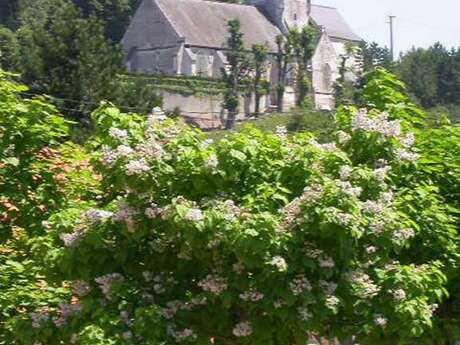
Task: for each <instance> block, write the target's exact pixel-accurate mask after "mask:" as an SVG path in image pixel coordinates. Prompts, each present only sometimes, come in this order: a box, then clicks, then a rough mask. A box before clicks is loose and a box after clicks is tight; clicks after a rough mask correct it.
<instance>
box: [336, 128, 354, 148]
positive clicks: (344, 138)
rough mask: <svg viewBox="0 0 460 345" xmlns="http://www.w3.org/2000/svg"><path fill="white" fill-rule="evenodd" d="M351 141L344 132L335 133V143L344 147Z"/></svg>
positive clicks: (348, 135)
mask: <svg viewBox="0 0 460 345" xmlns="http://www.w3.org/2000/svg"><path fill="white" fill-rule="evenodd" d="M350 140H351V136H350V134H348V133H346V132H344V131H338V132H337V142H338V143H339V144H340V145H346V144H347V143H348V142H349V141H350Z"/></svg>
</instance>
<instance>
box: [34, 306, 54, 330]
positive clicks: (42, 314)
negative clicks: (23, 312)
mask: <svg viewBox="0 0 460 345" xmlns="http://www.w3.org/2000/svg"><path fill="white" fill-rule="evenodd" d="M30 318H31V320H32V327H33V328H40V327H41V326H42V324H43V323H45V322H47V321H48V320H49V319H50V315H49V313H48V311H46V310H38V311H36V312H33V313H31V314H30Z"/></svg>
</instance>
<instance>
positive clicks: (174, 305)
mask: <svg viewBox="0 0 460 345" xmlns="http://www.w3.org/2000/svg"><path fill="white" fill-rule="evenodd" d="M183 306H184V303H182V302H181V301H177V300H176V301H169V302H167V303H166V308H163V310H162V311H161V316H163V317H164V318H165V319H168V320H169V319H172V318H173V317H174V316H175V315H176V314H177V312H178V311H179V310H181V309H182V308H183Z"/></svg>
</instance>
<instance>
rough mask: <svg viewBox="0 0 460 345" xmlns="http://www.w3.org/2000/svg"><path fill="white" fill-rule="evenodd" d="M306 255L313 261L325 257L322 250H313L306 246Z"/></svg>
mask: <svg viewBox="0 0 460 345" xmlns="http://www.w3.org/2000/svg"><path fill="white" fill-rule="evenodd" d="M304 253H305V255H306V256H307V257H309V258H311V259H318V258H319V257H321V255H323V251H322V250H321V249H316V248H312V247H311V246H310V245H308V244H307V245H305V249H304Z"/></svg>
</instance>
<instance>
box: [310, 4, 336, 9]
mask: <svg viewBox="0 0 460 345" xmlns="http://www.w3.org/2000/svg"><path fill="white" fill-rule="evenodd" d="M311 5H312V6H315V7H323V8H330V9H331V10H338V8H337V7H333V6H326V5H320V4H311Z"/></svg>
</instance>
